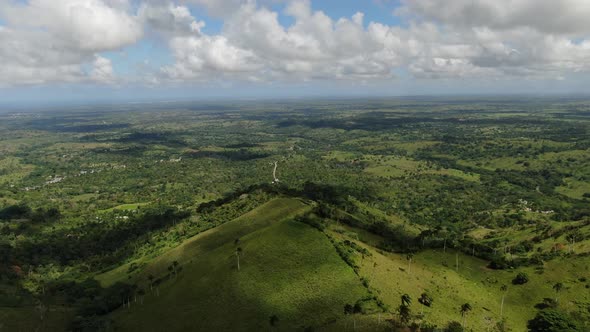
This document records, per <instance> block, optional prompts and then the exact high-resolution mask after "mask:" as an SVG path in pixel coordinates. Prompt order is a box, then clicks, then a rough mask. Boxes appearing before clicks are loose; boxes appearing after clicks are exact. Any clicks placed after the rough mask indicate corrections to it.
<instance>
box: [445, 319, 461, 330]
mask: <svg viewBox="0 0 590 332" xmlns="http://www.w3.org/2000/svg"><path fill="white" fill-rule="evenodd" d="M463 331H465V329H464V328H463V326H461V323H459V322H457V321H452V322H449V324H447V327H446V328H445V332H463Z"/></svg>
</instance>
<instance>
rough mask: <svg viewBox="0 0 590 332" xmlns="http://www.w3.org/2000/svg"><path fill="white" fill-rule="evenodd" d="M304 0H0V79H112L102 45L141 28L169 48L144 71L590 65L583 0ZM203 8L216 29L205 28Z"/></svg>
mask: <svg viewBox="0 0 590 332" xmlns="http://www.w3.org/2000/svg"><path fill="white" fill-rule="evenodd" d="M310 1H312V0H258V1H256V0H183V1H181V0H178V1H172V0H138V1H128V0H28V1H16V0H0V22H2V21H3V22H4V23H0V24H3V26H1V25H0V84H19V83H20V84H22V83H24V84H38V83H44V82H50V81H63V82H77V81H92V82H104V83H113V82H117V81H118V80H120V78H118V77H117V75H116V73H115V72H114V71H113V65H112V63H111V61H110V60H108V59H107V58H106V57H105V56H104V52H105V51H113V50H121V49H123V48H125V47H127V46H129V45H133V44H135V43H137V42H138V41H139V40H141V39H142V38H148V39H150V38H156V39H158V40H160V41H164V44H163V45H166V47H167V48H168V50H169V52H170V54H171V56H172V59H173V61H172V63H169V64H167V65H164V66H162V68H160V69H159V76H156V77H154V76H153V75H152V73H150V75H149V76H150V78H149V79H150V80H151V81H152V82H153V81H154V80H156V81H157V82H166V81H172V82H186V81H203V82H210V81H213V80H221V81H226V80H249V81H268V82H274V81H303V82H305V81H309V80H328V81H329V80H353V81H363V82H364V81H367V80H382V81H383V80H391V79H396V77H395V75H394V74H393V73H395V72H396V70H398V69H401V71H402V72H404V71H405V72H408V73H409V74H410V75H413V76H414V77H418V78H425V79H440V78H472V77H475V78H486V79H489V78H492V79H502V78H506V77H508V78H510V77H526V78H531V79H536V78H539V79H548V78H549V79H553V78H561V77H564V76H566V75H567V74H568V73H572V72H584V71H587V70H588V69H589V68H590V39H589V37H590V20H588V19H587V17H589V16H590V2H588V1H587V0H478V1H472V0H401V2H400V3H399V5H398V6H397V8H391V11H392V15H393V16H397V19H398V20H400V21H402V22H403V24H401V25H388V24H385V23H381V22H374V21H372V20H371V18H370V17H365V15H364V14H363V13H362V8H359V12H357V13H356V14H354V15H351V16H350V17H332V16H330V13H325V12H322V11H318V10H313V9H312V8H313V6H312V3H310ZM277 3H280V4H282V6H281V7H279V8H282V9H281V12H277V11H276V9H271V8H277V7H276V6H271V5H272V4H277ZM360 3H361V2H359V4H360ZM194 8H201V9H203V10H201V11H198V12H200V13H205V14H204V15H207V16H208V17H206V16H203V17H195V16H194V14H193V13H194V12H195V11H192V10H191V9H194ZM384 8H385V7H384ZM281 16H283V17H289V19H288V20H287V21H289V22H290V23H289V24H285V23H284V22H285V20H283V19H281ZM210 17H214V19H215V20H218V21H220V22H222V27H221V30H220V31H218V32H216V33H205V32H204V31H207V30H206V29H204V28H205V21H208V19H209V18H210ZM142 61H143V59H142ZM146 76H148V75H147V74H146ZM146 80H147V79H146Z"/></svg>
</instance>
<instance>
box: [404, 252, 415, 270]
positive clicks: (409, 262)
mask: <svg viewBox="0 0 590 332" xmlns="http://www.w3.org/2000/svg"><path fill="white" fill-rule="evenodd" d="M413 258H414V254H413V253H409V254H408V255H407V256H406V259H407V260H408V273H410V272H411V270H412V259H413Z"/></svg>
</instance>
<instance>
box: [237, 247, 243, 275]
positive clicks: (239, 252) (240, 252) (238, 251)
mask: <svg viewBox="0 0 590 332" xmlns="http://www.w3.org/2000/svg"><path fill="white" fill-rule="evenodd" d="M241 254H242V248H241V247H238V249H236V257H237V258H238V271H240V255H241Z"/></svg>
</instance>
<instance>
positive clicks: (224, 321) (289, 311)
mask: <svg viewBox="0 0 590 332" xmlns="http://www.w3.org/2000/svg"><path fill="white" fill-rule="evenodd" d="M306 209H307V207H306V206H305V205H304V204H303V203H301V202H300V201H298V200H294V199H277V200H273V201H271V202H269V203H267V204H265V205H263V206H262V207H260V208H258V209H256V210H254V211H252V212H250V213H248V214H246V215H244V216H242V217H240V218H238V219H236V220H234V221H231V222H229V223H227V224H224V225H222V226H220V227H217V228H216V229H213V230H211V231H209V232H206V233H203V234H200V235H198V236H196V237H195V238H193V239H190V240H188V241H187V242H186V243H184V244H183V245H181V246H180V247H178V248H177V249H175V250H172V251H170V252H168V253H166V254H165V255H163V256H161V257H159V258H157V259H156V260H154V261H153V262H151V263H150V264H148V265H147V266H146V268H145V270H144V272H142V273H140V274H138V275H135V276H134V278H135V279H137V280H138V281H139V282H140V283H141V282H143V281H144V276H145V275H146V273H153V274H154V275H160V274H162V273H165V272H167V270H166V267H167V266H168V265H169V264H170V262H172V261H174V260H179V261H180V266H182V270H181V271H180V272H179V273H178V276H176V277H174V276H171V277H170V278H169V279H168V280H167V281H164V282H163V283H162V284H161V286H159V287H158V288H157V289H154V290H153V291H149V287H147V286H145V285H144V286H143V287H145V288H146V289H147V295H146V296H145V299H144V301H143V305H142V304H140V303H139V302H138V303H134V304H133V305H132V306H131V307H130V308H122V309H119V310H118V311H116V312H115V313H114V314H113V318H114V321H115V326H116V328H117V329H121V330H153V331H162V330H168V331H186V330H201V331H224V330H251V331H255V330H264V329H268V328H269V327H270V323H269V319H270V317H271V316H273V315H276V317H278V322H277V323H276V327H277V328H278V329H283V330H291V329H294V328H305V327H308V326H314V327H319V326H329V325H331V324H334V322H335V321H337V320H339V319H342V318H343V316H344V314H343V307H344V305H345V304H346V303H354V302H356V301H357V300H359V299H361V298H363V297H365V296H366V295H367V290H366V288H364V287H363V286H362V284H361V282H360V280H359V278H358V276H357V275H356V274H355V273H354V271H353V270H352V269H351V268H350V267H349V266H348V265H346V264H345V263H344V262H343V261H342V260H341V259H340V257H339V256H338V254H337V253H336V251H335V250H334V247H333V246H332V244H331V243H330V242H329V240H328V238H327V237H326V236H325V235H324V234H322V233H321V232H319V231H318V230H316V229H314V228H312V227H310V226H308V225H306V224H303V223H298V222H295V221H292V220H291V218H290V217H292V216H293V215H294V214H296V213H298V212H302V211H305V210H306ZM236 238H239V239H240V240H239V243H237V244H236V243H235V239H236ZM237 247H240V248H242V253H241V255H240V270H238V268H237V257H236V254H235V252H236V248H237ZM158 272H159V273H158ZM144 284H145V283H144ZM158 294H159V295H158Z"/></svg>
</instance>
